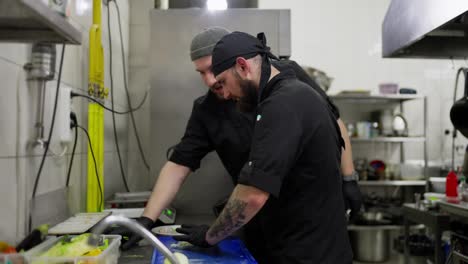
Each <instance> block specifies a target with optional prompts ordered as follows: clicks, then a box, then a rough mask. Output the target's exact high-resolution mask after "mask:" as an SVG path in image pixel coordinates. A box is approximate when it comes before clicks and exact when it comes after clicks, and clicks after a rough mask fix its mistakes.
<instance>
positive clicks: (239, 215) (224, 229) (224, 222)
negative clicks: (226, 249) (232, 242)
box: [208, 198, 247, 239]
mask: <svg viewBox="0 0 468 264" xmlns="http://www.w3.org/2000/svg"><path fill="white" fill-rule="evenodd" d="M246 206H247V202H244V201H242V200H239V199H236V198H233V199H230V200H229V201H228V203H227V204H226V206H225V207H224V210H223V212H222V213H221V215H220V216H219V217H218V219H216V222H215V223H214V224H213V225H212V226H211V228H210V230H209V231H208V236H210V237H212V238H215V239H216V238H221V239H222V238H224V237H226V236H228V235H230V234H231V233H232V232H234V231H236V230H237V229H239V228H240V227H242V226H243V225H244V224H245V223H246V216H245V211H244V210H245V208H246Z"/></svg>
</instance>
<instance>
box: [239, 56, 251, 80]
mask: <svg viewBox="0 0 468 264" xmlns="http://www.w3.org/2000/svg"><path fill="white" fill-rule="evenodd" d="M236 70H237V72H238V73H239V74H242V75H244V76H245V75H247V73H248V72H249V71H250V65H249V63H248V62H247V60H246V59H245V58H243V57H237V59H236Z"/></svg>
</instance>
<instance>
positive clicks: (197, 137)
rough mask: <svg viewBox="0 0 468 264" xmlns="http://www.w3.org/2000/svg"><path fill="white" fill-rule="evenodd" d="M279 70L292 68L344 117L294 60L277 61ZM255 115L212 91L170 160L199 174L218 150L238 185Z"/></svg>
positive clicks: (198, 105) (201, 102)
mask: <svg viewBox="0 0 468 264" xmlns="http://www.w3.org/2000/svg"><path fill="white" fill-rule="evenodd" d="M272 64H273V66H275V67H276V68H277V69H278V70H279V71H283V70H286V69H292V70H294V72H295V73H296V75H297V77H298V79H299V80H301V81H303V82H305V83H307V84H308V85H310V86H311V87H312V88H313V89H314V90H316V91H317V92H318V93H319V94H320V95H321V96H322V97H323V98H325V100H327V102H328V107H329V108H330V110H331V111H332V112H333V114H334V115H335V118H336V119H338V118H339V117H340V113H339V111H338V108H337V107H336V106H335V105H334V104H333V102H332V101H331V100H330V98H329V97H328V96H327V94H326V93H325V92H324V91H323V90H322V89H321V88H320V86H318V85H317V84H316V83H315V82H314V81H313V80H312V79H311V78H310V77H309V76H308V75H307V73H306V72H305V71H304V70H302V68H301V67H300V66H299V65H298V64H297V63H296V62H294V61H291V60H282V61H274V62H273V63H272ZM254 118H255V113H241V112H239V111H238V110H237V109H236V105H235V102H233V101H232V100H220V99H218V98H217V97H216V95H215V94H213V93H212V92H211V91H208V92H207V93H206V94H205V95H204V96H201V97H199V98H197V99H196V100H195V102H194V104H193V108H192V114H191V116H190V119H189V121H188V124H187V128H186V129H185V134H184V136H183V138H182V140H181V142H180V143H179V144H177V145H176V146H175V147H174V152H173V153H172V155H171V156H170V157H169V160H170V161H172V162H174V163H177V164H179V165H183V166H186V167H189V168H190V169H191V170H192V171H196V170H197V169H198V168H199V167H200V161H201V160H202V159H203V158H204V157H205V156H206V154H208V153H209V152H211V151H216V152H217V154H218V156H219V157H220V159H221V162H222V163H223V165H224V167H225V168H226V170H227V171H228V173H229V175H231V178H232V180H233V183H234V184H236V183H237V177H238V176H239V172H240V170H241V168H242V166H244V164H245V162H246V161H247V158H248V156H249V151H250V143H251V140H252V134H253V127H254Z"/></svg>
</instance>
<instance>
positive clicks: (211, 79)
mask: <svg viewBox="0 0 468 264" xmlns="http://www.w3.org/2000/svg"><path fill="white" fill-rule="evenodd" d="M206 78H207V81H208V85H209V86H210V87H212V86H213V85H215V83H217V82H218V81H216V78H215V77H214V75H213V73H211V72H210V73H208V74H207V75H206Z"/></svg>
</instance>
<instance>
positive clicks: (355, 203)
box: [343, 181, 362, 221]
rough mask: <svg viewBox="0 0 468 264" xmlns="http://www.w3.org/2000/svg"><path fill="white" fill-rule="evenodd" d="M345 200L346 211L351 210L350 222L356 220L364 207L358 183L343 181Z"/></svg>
mask: <svg viewBox="0 0 468 264" xmlns="http://www.w3.org/2000/svg"><path fill="white" fill-rule="evenodd" d="M343 198H344V200H345V209H346V211H348V209H350V210H351V214H350V220H351V221H354V220H356V217H357V216H358V215H359V212H360V211H361V206H362V195H361V190H359V185H358V183H357V181H343Z"/></svg>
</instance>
